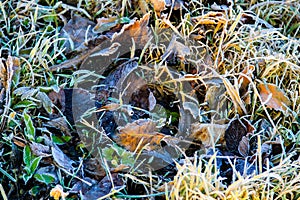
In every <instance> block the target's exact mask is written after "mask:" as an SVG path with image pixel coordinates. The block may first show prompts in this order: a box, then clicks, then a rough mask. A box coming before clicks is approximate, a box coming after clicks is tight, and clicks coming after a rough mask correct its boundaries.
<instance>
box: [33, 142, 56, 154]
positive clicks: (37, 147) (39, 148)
mask: <svg viewBox="0 0 300 200" xmlns="http://www.w3.org/2000/svg"><path fill="white" fill-rule="evenodd" d="M29 146H30V150H31V152H32V153H33V154H34V155H36V156H39V157H48V156H51V151H50V147H49V146H46V145H42V144H40V143H36V142H32V143H31V144H29Z"/></svg>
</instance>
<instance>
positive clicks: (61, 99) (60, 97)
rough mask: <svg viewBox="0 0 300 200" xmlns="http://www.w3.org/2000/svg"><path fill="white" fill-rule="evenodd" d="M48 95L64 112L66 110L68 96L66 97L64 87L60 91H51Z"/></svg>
mask: <svg viewBox="0 0 300 200" xmlns="http://www.w3.org/2000/svg"><path fill="white" fill-rule="evenodd" d="M48 97H49V98H50V99H51V101H52V103H53V104H54V105H55V106H56V107H58V108H59V109H60V110H61V111H62V112H64V111H65V106H66V105H65V101H66V97H65V92H64V90H63V89H61V88H60V89H59V92H56V91H51V92H50V93H49V94H48Z"/></svg>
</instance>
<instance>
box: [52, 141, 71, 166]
mask: <svg viewBox="0 0 300 200" xmlns="http://www.w3.org/2000/svg"><path fill="white" fill-rule="evenodd" d="M51 151H52V156H53V159H54V161H55V162H56V163H57V164H58V166H59V167H61V168H63V169H65V170H67V171H68V172H73V170H74V167H73V164H75V162H74V161H73V160H71V159H70V158H69V157H68V156H67V155H66V154H64V152H63V151H62V150H60V148H59V147H58V146H57V145H56V144H53V146H52V147H51Z"/></svg>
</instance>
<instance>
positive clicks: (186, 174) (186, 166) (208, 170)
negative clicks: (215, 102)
mask: <svg viewBox="0 0 300 200" xmlns="http://www.w3.org/2000/svg"><path fill="white" fill-rule="evenodd" d="M216 158H217V156H216V155H214V156H212V157H211V158H210V159H209V160H208V161H207V160H203V159H202V158H201V157H195V159H194V160H193V161H191V160H190V159H185V160H184V163H183V164H181V165H177V168H178V173H177V175H176V176H175V177H174V180H173V181H172V182H171V183H170V184H169V185H170V188H169V189H168V190H167V191H166V194H168V198H167V199H181V198H183V199H297V198H299V191H300V184H299V179H300V175H299V174H298V173H297V171H298V170H299V169H300V165H299V161H294V162H292V161H291V160H290V158H291V156H289V157H287V158H286V159H283V160H281V162H280V163H279V164H278V165H277V166H276V167H273V168H269V169H267V170H266V171H265V172H263V173H260V174H257V175H251V176H247V175H243V174H240V173H239V172H237V171H235V172H234V177H235V181H233V182H232V183H231V184H230V185H229V186H225V185H224V184H223V180H222V178H221V177H220V176H219V169H217V168H216V166H215V165H214V163H216V162H215V160H216ZM233 167H234V164H233Z"/></svg>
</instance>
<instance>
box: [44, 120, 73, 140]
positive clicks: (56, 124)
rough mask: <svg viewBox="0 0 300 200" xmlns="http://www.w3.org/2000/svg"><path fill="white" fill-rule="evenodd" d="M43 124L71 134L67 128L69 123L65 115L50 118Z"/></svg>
mask: <svg viewBox="0 0 300 200" xmlns="http://www.w3.org/2000/svg"><path fill="white" fill-rule="evenodd" d="M45 125H46V126H50V127H53V128H56V129H59V130H60V131H62V132H63V133H65V134H66V135H69V136H71V131H70V129H69V125H68V123H67V121H66V119H65V117H58V118H54V119H51V120H50V121H48V122H47V123H46V124H45Z"/></svg>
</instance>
